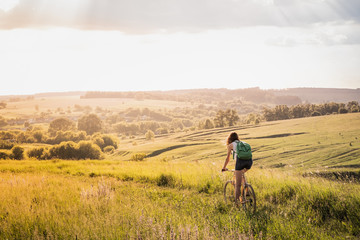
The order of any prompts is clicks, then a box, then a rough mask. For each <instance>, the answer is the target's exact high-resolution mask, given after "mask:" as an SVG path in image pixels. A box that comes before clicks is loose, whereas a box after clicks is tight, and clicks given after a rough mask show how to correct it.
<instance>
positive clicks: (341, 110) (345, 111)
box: [339, 108, 348, 114]
mask: <svg viewBox="0 0 360 240" xmlns="http://www.w3.org/2000/svg"><path fill="white" fill-rule="evenodd" d="M339 113H340V114H344V113H348V110H347V109H346V108H340V109H339Z"/></svg>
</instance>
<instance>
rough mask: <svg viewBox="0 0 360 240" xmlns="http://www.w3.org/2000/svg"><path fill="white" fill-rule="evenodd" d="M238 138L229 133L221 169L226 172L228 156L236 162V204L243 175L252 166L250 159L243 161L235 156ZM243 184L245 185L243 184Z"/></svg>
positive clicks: (233, 133) (234, 134)
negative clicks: (225, 155) (225, 154)
mask: <svg viewBox="0 0 360 240" xmlns="http://www.w3.org/2000/svg"><path fill="white" fill-rule="evenodd" d="M239 141H240V140H239V136H238V135H237V133H236V132H232V133H230V135H229V137H228V139H227V149H228V151H227V157H226V159H225V163H224V167H223V168H222V171H226V170H227V168H226V166H227V165H228V163H229V161H230V155H231V154H232V152H233V153H234V154H233V158H234V160H235V161H236V163H235V178H236V181H235V201H236V202H237V201H238V200H239V197H240V194H241V190H240V188H241V184H242V182H243V181H244V178H243V174H244V173H245V172H246V171H247V170H249V169H250V168H251V166H252V164H253V160H252V159H248V160H243V159H240V158H239V157H238V156H237V154H236V152H237V151H236V150H237V149H236V148H237V143H238V142H239ZM243 184H245V183H244V182H243Z"/></svg>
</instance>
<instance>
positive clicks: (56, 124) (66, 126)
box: [48, 118, 75, 136]
mask: <svg viewBox="0 0 360 240" xmlns="http://www.w3.org/2000/svg"><path fill="white" fill-rule="evenodd" d="M74 130H75V123H74V122H73V121H71V120H70V119H67V118H57V119H55V120H53V121H51V122H50V126H49V130H48V131H49V133H50V135H52V136H54V135H56V132H57V131H64V132H65V131H74Z"/></svg>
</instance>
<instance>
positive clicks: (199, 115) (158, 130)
mask: <svg viewBox="0 0 360 240" xmlns="http://www.w3.org/2000/svg"><path fill="white" fill-rule="evenodd" d="M310 90H312V91H313V89H310ZM310 90H309V91H310ZM324 91H325V92H326V91H328V89H325V90H324ZM333 91H334V90H332V91H330V92H333ZM348 91H350V90H348ZM74 94H75V95H74ZM78 94H80V93H54V94H35V95H32V96H18V97H13V96H11V97H9V98H7V99H4V100H2V101H1V102H0V113H1V115H0V128H1V130H2V131H1V132H0V140H1V146H0V147H1V148H2V149H8V150H7V151H2V152H1V154H0V158H3V159H6V158H14V159H23V158H24V155H23V154H22V152H24V149H23V148H22V147H19V146H17V145H16V144H34V143H38V144H47V145H48V146H47V147H43V146H41V147H39V148H38V147H36V148H34V149H32V150H28V153H27V155H28V157H37V158H39V159H51V158H56V157H57V158H62V159H66V158H74V159H86V158H90V159H97V158H100V157H101V156H102V154H103V153H113V152H114V151H115V150H116V148H117V145H118V143H117V142H118V140H117V138H119V139H126V138H130V139H134V138H135V137H140V138H141V137H143V138H146V139H149V140H151V139H153V138H155V137H156V136H162V135H166V134H174V133H178V132H188V131H195V130H202V129H213V128H223V127H232V126H236V125H239V124H253V125H257V124H259V123H260V122H266V121H276V120H285V119H296V118H305V117H315V116H325V115H329V114H345V113H357V112H359V111H360V107H359V102H358V101H355V100H353V101H349V102H347V103H335V102H325V103H309V102H304V101H302V100H301V99H300V97H298V96H287V95H286V96H281V95H276V94H275V92H274V91H268V90H261V89H259V88H251V89H238V90H227V89H216V90H209V89H194V90H179V91H164V92H86V93H83V94H81V95H78ZM332 97H333V96H332ZM65 99H66V101H62V100H65ZM210 99H211V100H210ZM355 99H356V98H355ZM109 101H110V102H109ZM183 102H186V104H185V105H184V104H183ZM278 102H287V103H288V104H280V105H279V104H277V103H278ZM44 103H46V104H47V105H46V104H44ZM59 103H61V104H60V105H61V106H60V105H59ZM81 103H82V104H81ZM95 103H96V105H94V104H95ZM119 106H120V107H119ZM11 116H12V117H11ZM95 133H97V134H95ZM94 134H95V135H94ZM69 142H70V143H69ZM65 143H66V144H67V145H66V146H63V145H64V144H65ZM61 144H63V145H61ZM134 144H136V141H134ZM49 146H51V147H49ZM86 148H88V149H92V150H91V151H90V150H89V151H88V153H85V152H86V151H85V152H84V151H82V150H81V149H86ZM10 149H12V152H9V150H10ZM61 149H70V150H69V152H70V153H64V150H61ZM14 151H15V152H14ZM71 151H72V152H71ZM16 152H18V153H16Z"/></svg>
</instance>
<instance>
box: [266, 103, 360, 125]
mask: <svg viewBox="0 0 360 240" xmlns="http://www.w3.org/2000/svg"><path fill="white" fill-rule="evenodd" d="M359 111H360V108H359V102H357V101H351V102H348V103H347V104H345V103H334V102H330V103H324V104H298V105H294V106H290V107H289V106H287V105H277V106H276V107H274V108H264V109H263V115H262V116H263V118H264V120H265V121H275V120H284V119H292V118H304V117H313V116H323V115H329V114H344V113H354V112H359Z"/></svg>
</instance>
